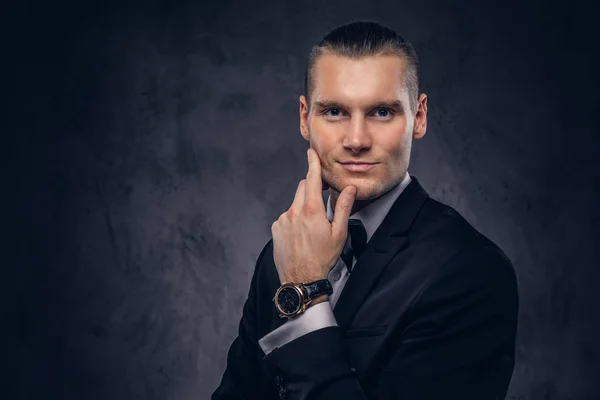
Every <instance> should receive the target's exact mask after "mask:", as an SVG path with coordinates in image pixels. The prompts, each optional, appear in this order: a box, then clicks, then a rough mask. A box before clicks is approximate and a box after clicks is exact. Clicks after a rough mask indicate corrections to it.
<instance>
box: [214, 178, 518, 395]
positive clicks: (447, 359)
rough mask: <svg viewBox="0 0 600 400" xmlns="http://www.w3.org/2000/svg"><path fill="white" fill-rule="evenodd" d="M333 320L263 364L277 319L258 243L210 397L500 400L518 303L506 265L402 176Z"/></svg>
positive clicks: (272, 284) (268, 265) (272, 281)
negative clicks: (263, 341) (264, 343)
mask: <svg viewBox="0 0 600 400" xmlns="http://www.w3.org/2000/svg"><path fill="white" fill-rule="evenodd" d="M411 178H412V181H411V183H410V184H409V185H408V186H407V187H406V188H405V189H404V191H403V192H402V193H401V194H400V196H398V199H397V200H396V201H395V203H394V204H393V206H392V208H391V209H390V211H389V212H388V214H387V215H386V217H385V218H384V220H383V221H382V223H381V225H380V226H379V228H378V229H377V230H376V231H375V233H374V234H373V236H372V237H371V239H370V240H369V242H368V244H367V247H366V249H365V251H364V252H363V254H362V255H361V257H360V259H359V260H358V261H357V262H356V264H355V266H354V269H353V271H352V273H351V274H350V276H349V278H348V281H347V282H346V285H345V287H344V289H343V291H342V293H341V295H340V297H339V299H338V302H337V303H336V306H335V308H334V310H333V312H334V315H335V318H336V320H337V323H338V326H337V327H328V328H323V329H319V330H317V331H313V332H311V333H309V334H306V335H304V336H301V337H299V338H297V339H296V340H293V341H292V342H290V343H288V344H286V345H284V346H282V347H280V348H277V349H275V350H273V351H272V352H271V353H270V354H268V355H267V356H265V354H264V352H263V351H262V349H261V348H260V346H259V345H258V340H259V339H260V338H262V337H263V336H265V335H266V334H267V333H269V332H271V331H273V330H274V329H276V328H277V327H279V326H280V325H281V324H283V323H284V322H285V320H283V319H281V318H279V316H278V314H277V312H276V310H275V306H274V304H273V301H272V299H273V296H274V294H275V291H276V290H277V288H278V287H279V286H280V282H279V279H278V274H277V271H276V269H275V265H274V261H273V245H272V240H270V241H269V242H268V243H267V244H266V246H265V247H264V248H263V250H262V252H261V253H260V256H259V257H258V261H257V263H256V268H255V271H254V275H253V278H252V282H251V284H250V291H249V294H248V299H247V301H246V303H245V305H244V309H243V315H242V318H241V321H240V324H239V332H238V337H237V338H236V339H235V340H234V341H233V343H232V345H231V348H230V349H229V352H228V356H227V367H226V369H225V372H224V374H223V377H222V380H221V383H220V385H219V387H218V388H217V389H216V390H215V392H214V393H213V395H212V399H213V400H218V399H278V398H287V399H314V400H316V399H326V400H337V399H346V400H349V399H352V400H354V399H356V400H358V399H401V400H417V399H419V400H422V399H436V400H438V399H444V400H446V399H461V400H470V399H473V400H488V399H503V398H504V397H505V395H506V391H507V388H508V385H509V382H510V379H511V375H512V371H513V367H514V354H515V336H516V328H517V313H518V295H517V284H516V278H515V273H514V269H513V266H512V264H511V262H510V261H509V259H508V258H507V257H506V255H505V254H504V253H503V252H502V251H501V250H500V249H499V248H498V247H497V246H496V245H495V244H494V243H493V242H491V241H490V240H489V239H488V238H486V237H485V236H483V235H482V234H480V233H479V232H478V231H476V230H475V229H474V228H473V227H472V226H471V225H470V224H469V223H468V222H467V221H466V220H465V219H464V218H463V217H462V216H460V215H459V214H458V213H457V212H456V211H455V210H454V209H452V208H451V207H449V206H447V205H444V204H442V203H440V202H438V201H436V200H434V199H432V198H430V197H429V196H428V194H427V192H426V191H425V190H424V189H423V188H422V186H421V185H420V184H419V182H418V180H417V179H416V178H415V177H414V176H411Z"/></svg>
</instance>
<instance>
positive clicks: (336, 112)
mask: <svg viewBox="0 0 600 400" xmlns="http://www.w3.org/2000/svg"><path fill="white" fill-rule="evenodd" d="M323 115H325V116H328V117H340V116H341V115H342V110H340V109H339V108H328V109H327V110H325V111H323Z"/></svg>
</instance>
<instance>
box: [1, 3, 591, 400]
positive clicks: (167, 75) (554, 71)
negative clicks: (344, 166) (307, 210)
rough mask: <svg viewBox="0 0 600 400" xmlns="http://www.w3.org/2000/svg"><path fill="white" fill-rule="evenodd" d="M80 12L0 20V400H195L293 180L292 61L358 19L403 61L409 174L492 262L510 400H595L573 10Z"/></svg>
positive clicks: (45, 9) (277, 7) (583, 31)
mask: <svg viewBox="0 0 600 400" xmlns="http://www.w3.org/2000/svg"><path fill="white" fill-rule="evenodd" d="M82 3H83V4H64V5H62V4H56V3H55V4H50V5H42V4H41V2H40V3H39V4H36V3H32V2H29V3H24V2H21V3H20V4H19V5H15V6H13V7H12V9H11V11H13V12H14V13H13V14H6V13H5V14H4V17H7V16H8V17H7V18H6V20H5V21H4V22H5V24H3V28H2V29H3V35H2V36H3V38H4V40H6V41H7V45H6V47H4V49H5V50H6V49H8V51H12V52H14V55H13V56H12V58H10V59H11V60H14V61H15V62H14V63H11V64H10V65H9V67H10V68H12V70H11V73H10V74H6V75H5V78H8V79H6V83H5V85H6V86H5V87H6V88H8V90H9V92H6V93H11V95H10V96H7V98H8V100H9V103H10V105H9V108H5V111H6V110H8V111H9V112H8V113H7V117H6V118H3V121H2V126H3V132H4V133H5V135H3V136H5V139H4V143H5V146H4V149H3V153H4V155H3V157H2V165H3V183H4V185H3V186H4V190H3V193H2V204H3V209H4V210H5V215H4V221H5V223H6V225H5V226H6V227H8V228H7V229H5V232H6V233H8V235H7V236H8V239H7V240H4V241H3V244H4V245H5V248H6V250H5V251H4V254H5V255H6V256H5V258H4V259H5V260H6V265H5V268H3V273H4V279H3V282H2V290H1V291H0V292H1V294H0V296H1V297H0V298H1V299H2V307H3V309H2V310H3V315H4V316H5V320H6V321H8V324H7V325H6V327H7V328H5V329H4V332H3V333H2V335H3V336H6V337H5V339H3V343H4V344H5V346H6V349H7V353H6V354H8V357H7V358H6V359H7V360H8V362H6V363H5V364H6V365H7V366H8V367H9V368H8V371H9V373H8V374H4V375H3V376H4V378H7V380H8V385H6V386H4V385H3V386H4V387H5V388H7V389H5V391H6V390H8V391H9V392H11V391H12V393H13V394H12V396H11V397H6V398H23V399H26V398H27V399H29V398H31V399H42V398H48V399H50V398H53V399H54V398H56V399H69V400H70V399H90V400H94V399H133V398H143V399H169V400H183V399H206V398H208V396H209V393H211V392H212V390H214V388H215V386H216V385H217V383H218V381H219V379H220V376H221V374H222V372H223V369H224V367H225V364H224V363H225V355H226V351H227V349H228V347H229V345H230V343H231V341H232V340H233V338H234V337H235V334H236V329H237V324H238V321H239V317H240V314H241V308H242V305H243V302H244V301H245V298H246V294H247V290H248V285H249V281H250V277H251V273H252V271H253V267H254V263H255V261H256V257H257V256H258V253H259V252H260V250H261V249H262V246H263V245H264V244H265V242H266V241H267V240H268V239H269V237H270V226H271V223H272V222H273V221H274V220H275V219H277V218H278V216H279V214H280V213H282V212H283V211H285V209H287V207H288V206H289V204H290V202H291V200H292V198H293V195H294V192H295V189H296V185H297V183H298V181H299V180H300V179H302V178H303V176H304V174H305V172H306V168H307V167H306V161H305V149H306V148H307V145H306V142H304V141H303V139H302V138H301V136H300V132H299V129H298V96H299V95H300V94H301V90H302V81H303V73H304V62H305V57H306V55H307V53H308V51H309V50H310V46H311V45H312V44H313V43H314V42H315V41H316V40H318V39H319V37H320V36H321V35H322V34H323V33H325V32H326V31H327V30H329V29H331V28H333V27H334V26H336V25H338V24H341V23H344V22H348V21H350V20H353V19H356V18H363V19H375V20H377V21H380V22H382V23H384V24H387V25H389V26H390V27H392V28H394V29H396V30H397V31H398V32H399V33H400V34H402V35H403V36H405V37H406V38H408V39H409V40H411V41H412V42H413V44H414V45H415V47H416V49H417V52H418V53H419V56H420V58H421V62H422V68H423V85H422V90H423V91H425V92H426V93H428V95H429V129H428V132H427V135H426V136H425V138H424V139H423V140H422V141H420V142H417V143H416V144H415V146H414V147H413V155H412V162H411V166H410V169H409V171H410V172H411V173H412V174H413V175H416V176H417V177H418V178H419V179H420V181H421V182H422V183H423V184H424V186H425V187H426V189H428V190H429V192H430V194H431V195H432V196H433V197H435V198H438V199H440V200H442V201H444V202H446V203H448V204H450V205H452V206H454V207H455V208H457V209H458V210H459V211H460V212H461V213H462V214H463V215H464V216H465V217H466V218H467V219H468V220H470V221H471V222H472V223H473V224H474V225H475V226H476V227H478V228H479V229H480V230H482V231H483V232H484V233H485V234H486V235H487V236H489V237H490V238H492V239H493V240H494V241H496V242H497V243H498V244H499V245H500V246H501V247H502V248H503V249H504V250H505V251H506V252H507V253H508V255H509V256H510V258H511V259H512V260H513V261H514V264H515V267H516V269H517V275H518V280H519V285H520V292H521V311H520V326H519V336H518V350H517V365H516V368H515V373H514V377H513V381H512V384H511V388H510V396H509V398H511V399H512V398H514V399H523V400H533V399H547V400H554V399H574V400H575V399H577V400H580V399H592V398H600V389H599V387H598V381H597V377H598V376H600V375H598V373H599V372H600V360H599V355H600V352H599V348H598V342H597V339H596V337H597V336H598V335H599V334H600V326H599V325H600V322H599V320H598V311H597V310H598V306H600V301H599V300H598V296H597V294H596V292H597V288H596V287H597V285H598V278H599V277H600V276H599V275H600V274H599V272H598V269H597V267H598V264H599V263H598V260H599V257H598V252H597V250H595V249H594V246H593V245H595V244H598V243H597V239H595V238H594V235H596V236H597V235H598V222H599V220H600V219H599V218H598V217H599V213H598V211H596V210H595V209H594V208H593V206H594V205H597V204H599V203H600V202H599V200H600V191H599V190H598V184H597V182H598V178H599V171H598V156H599V153H598V150H597V144H598V139H597V138H596V136H595V130H594V121H595V118H596V112H597V107H596V105H597V100H598V96H597V94H596V93H595V91H594V89H595V87H597V83H598V78H597V77H596V76H595V75H594V64H593V62H594V61H593V60H592V56H591V51H590V50H588V46H589V45H590V44H591V43H592V38H591V35H592V26H593V25H591V22H592V20H591V17H588V16H589V15H591V14H590V13H588V12H587V11H586V10H584V9H583V8H580V7H579V4H578V3H576V2H569V5H570V6H569V8H568V12H567V11H566V10H565V9H563V8H560V7H558V6H556V7H554V6H552V5H549V4H545V5H543V6H542V5H541V3H540V4H539V5H538V4H537V3H536V2H533V1H530V2H529V3H528V4H521V5H519V6H517V5H516V2H515V3H514V4H511V3H507V2H502V3H500V2H498V3H497V4H495V3H491V2H490V3H487V4H486V5H485V6H483V5H480V4H478V2H475V1H471V2H462V3H460V4H455V5H450V4H449V3H453V2H445V1H430V2H414V1H412V2H408V1H407V2H394V1H385V2H378V3H371V2H368V1H350V0H345V1H324V0H323V1H316V2H295V1H294V2H286V1H279V0H269V1H263V2H261V3H260V4H258V3H257V4H251V3H250V2H241V1H240V2H237V3H233V2H231V1H218V2H217V1H213V2H211V3H210V4H201V2H191V1H190V2H186V3H179V5H177V6H175V5H174V4H171V3H167V2H157V1H144V2H141V1H140V2H137V3H134V2H129V3H127V5H124V4H123V3H121V4H119V5H117V4H116V2H115V4H112V3H102V4H100V3H99V2H82ZM6 22H9V23H8V24H6ZM3 358H4V357H3ZM0 396H1V395H0ZM2 397H4V396H2Z"/></svg>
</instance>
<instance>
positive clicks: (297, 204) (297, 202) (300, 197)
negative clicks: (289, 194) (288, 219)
mask: <svg viewBox="0 0 600 400" xmlns="http://www.w3.org/2000/svg"><path fill="white" fill-rule="evenodd" d="M305 188H306V179H302V180H301V181H300V183H298V188H297V189H296V196H294V201H293V202H292V205H291V206H290V208H292V207H293V208H294V210H301V209H302V205H303V204H304V197H305V194H304V191H305Z"/></svg>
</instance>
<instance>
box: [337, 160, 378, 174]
mask: <svg viewBox="0 0 600 400" xmlns="http://www.w3.org/2000/svg"><path fill="white" fill-rule="evenodd" d="M340 164H342V166H343V167H344V168H345V169H346V170H348V171H352V172H363V171H368V170H369V169H371V168H373V167H374V166H375V165H376V164H374V163H361V162H355V161H352V162H348V163H340Z"/></svg>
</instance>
